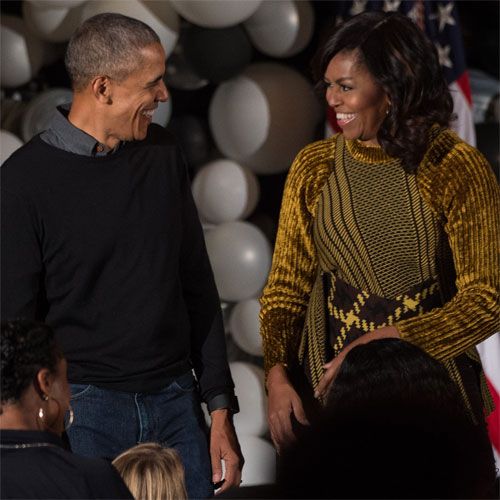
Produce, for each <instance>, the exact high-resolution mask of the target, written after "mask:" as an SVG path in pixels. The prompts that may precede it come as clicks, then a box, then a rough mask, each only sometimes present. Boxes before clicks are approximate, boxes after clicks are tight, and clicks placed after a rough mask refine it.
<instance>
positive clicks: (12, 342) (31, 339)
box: [0, 319, 63, 404]
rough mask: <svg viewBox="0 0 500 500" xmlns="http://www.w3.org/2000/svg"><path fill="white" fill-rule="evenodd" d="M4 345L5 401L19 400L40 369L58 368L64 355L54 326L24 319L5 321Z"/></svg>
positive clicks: (0, 377) (2, 380) (1, 378)
mask: <svg viewBox="0 0 500 500" xmlns="http://www.w3.org/2000/svg"><path fill="white" fill-rule="evenodd" d="M0 345H1V351H2V357H1V373H0V386H1V400H2V404H5V403H14V402H16V401H19V399H20V398H21V396H22V394H23V393H24V391H25V390H26V389H27V388H28V387H29V385H30V384H32V383H33V381H34V379H35V377H36V374H37V373H38V371H39V370H41V369H42V368H48V369H49V370H50V371H51V372H55V371H56V370H57V364H58V362H59V361H60V359H61V358H62V357H63V354H62V352H61V350H60V349H59V347H58V345H57V343H56V339H55V336H54V331H53V330H52V328H50V327H49V326H47V325H45V324H43V323H37V322H34V321H29V320H24V319H18V320H14V321H7V322H2V325H1V343H0Z"/></svg>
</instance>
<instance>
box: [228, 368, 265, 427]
mask: <svg viewBox="0 0 500 500" xmlns="http://www.w3.org/2000/svg"><path fill="white" fill-rule="evenodd" d="M229 368H230V369H231V376H232V377H233V381H234V390H235V393H236V395H237V396H238V403H239V405H240V411H239V413H236V414H235V415H234V427H235V429H236V434H237V435H238V436H243V435H248V436H263V435H264V434H265V433H266V432H267V430H268V425H267V398H266V393H265V390H264V370H263V369H262V368H260V367H259V366H256V365H253V364H251V363H245V362H243V361H234V362H232V363H229Z"/></svg>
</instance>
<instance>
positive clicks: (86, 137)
mask: <svg viewBox="0 0 500 500" xmlns="http://www.w3.org/2000/svg"><path fill="white" fill-rule="evenodd" d="M70 107H71V103H68V104H63V105H62V106H58V107H57V108H56V112H55V113H54V115H53V117H52V119H51V121H50V123H49V127H48V129H47V130H46V131H45V132H44V133H43V134H42V136H41V138H42V139H43V140H44V141H45V142H48V143H49V144H51V145H53V146H56V147H58V148H60V149H64V150H65V151H69V152H71V153H76V154H79V155H84V156H106V155H107V154H110V153H114V152H115V151H117V150H118V149H119V147H120V146H121V144H122V143H120V144H119V145H118V146H117V147H116V148H114V149H112V150H110V149H109V148H107V147H106V146H105V145H104V144H102V143H100V142H99V141H97V140H96V139H95V137H92V136H91V135H90V134H87V133H86V132H84V131H83V130H82V129H79V128H78V127H75V126H74V125H73V124H72V123H71V122H70V121H69V120H68V114H69V110H70Z"/></svg>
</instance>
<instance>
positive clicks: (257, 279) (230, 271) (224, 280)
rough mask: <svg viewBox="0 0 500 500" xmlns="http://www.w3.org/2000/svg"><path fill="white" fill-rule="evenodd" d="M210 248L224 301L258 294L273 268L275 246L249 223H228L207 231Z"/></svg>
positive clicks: (208, 248) (206, 236)
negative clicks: (272, 247) (272, 256)
mask: <svg viewBox="0 0 500 500" xmlns="http://www.w3.org/2000/svg"><path fill="white" fill-rule="evenodd" d="M205 241H206V244H207V251H208V255H209V257H210V262H211V264H212V269H213V271H214V276H215V282H216V284H217V288H218V290H219V294H220V297H221V299H222V300H225V301H229V302H237V301H240V300H244V299H248V298H250V297H255V296H257V295H258V294H259V293H260V291H261V290H262V288H263V287H264V284H265V282H266V279H267V275H268V273H269V269H270V267H271V245H270V244H269V242H268V240H267V238H266V237H265V236H264V234H263V233H262V231H261V230H260V229H258V228H257V227H255V226H254V225H252V224H249V223H248V222H241V221H236V222H225V223H223V224H220V225H218V226H216V227H215V228H214V229H210V230H208V231H207V232H206V233H205Z"/></svg>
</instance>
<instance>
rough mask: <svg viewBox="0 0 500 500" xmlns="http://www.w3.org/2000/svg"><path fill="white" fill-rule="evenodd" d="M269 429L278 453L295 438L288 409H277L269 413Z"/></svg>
mask: <svg viewBox="0 0 500 500" xmlns="http://www.w3.org/2000/svg"><path fill="white" fill-rule="evenodd" d="M269 430H270V431H271V439H272V441H273V443H274V446H275V447H276V451H277V452H278V454H279V453H281V450H282V449H283V447H286V446H287V445H289V444H290V443H292V442H293V440H294V438H295V436H294V434H293V429H292V419H291V412H290V410H288V411H278V412H276V413H273V414H271V415H269Z"/></svg>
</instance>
